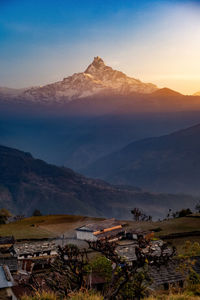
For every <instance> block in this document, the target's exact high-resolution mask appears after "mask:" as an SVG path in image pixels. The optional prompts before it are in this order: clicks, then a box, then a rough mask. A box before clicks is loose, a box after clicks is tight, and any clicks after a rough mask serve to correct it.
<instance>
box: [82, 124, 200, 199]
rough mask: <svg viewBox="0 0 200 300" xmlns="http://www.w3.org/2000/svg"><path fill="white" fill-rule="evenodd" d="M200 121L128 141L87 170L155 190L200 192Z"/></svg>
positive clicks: (119, 181) (114, 181)
mask: <svg viewBox="0 0 200 300" xmlns="http://www.w3.org/2000/svg"><path fill="white" fill-rule="evenodd" d="M199 137H200V125H197V126H193V127H190V128H188V129H185V130H181V131H178V132H175V133H172V134H170V135H165V136H161V137H155V138H148V139H144V140H139V141H137V142H133V143H131V144H129V145H128V146H127V147H125V148H123V149H122V150H121V151H118V152H115V153H113V154H111V155H109V156H107V157H104V158H102V159H101V160H99V161H97V162H96V163H94V164H92V165H91V166H90V167H89V168H88V169H87V170H86V171H85V173H86V174H87V175H90V176H95V177H99V178H104V179H106V180H109V181H110V182H113V183H115V184H129V185H132V184H134V185H136V186H141V187H143V188H146V189H149V190H153V191H156V192H166V191H168V192H179V193H180V192H185V193H194V194H199V193H200V185H199V178H200V139H199Z"/></svg>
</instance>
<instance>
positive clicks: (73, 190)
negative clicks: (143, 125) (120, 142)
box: [0, 146, 195, 218]
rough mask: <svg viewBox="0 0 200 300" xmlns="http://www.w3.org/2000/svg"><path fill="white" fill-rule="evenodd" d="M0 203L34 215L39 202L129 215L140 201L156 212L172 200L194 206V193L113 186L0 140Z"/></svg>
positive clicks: (52, 208) (54, 209) (44, 207)
mask: <svg viewBox="0 0 200 300" xmlns="http://www.w3.org/2000/svg"><path fill="white" fill-rule="evenodd" d="M0 169H1V173H0V206H1V207H6V208H8V209H10V210H11V211H13V212H16V213H21V214H26V215H30V214H31V213H32V212H33V210H34V209H35V208H37V209H40V210H41V211H42V213H46V214H51V213H53V214H58V213H68V214H82V215H83V214H84V215H92V216H106V217H117V218H130V217H131V214H130V210H131V209H132V208H133V207H135V206H140V207H141V208H144V209H145V210H146V211H148V213H149V214H152V215H153V216H161V215H163V214H164V215H165V213H166V212H167V210H168V208H169V206H172V208H174V209H177V208H182V207H184V206H191V205H192V204H194V203H195V199H194V198H192V197H191V196H183V195H179V196H177V195H170V194H151V193H148V192H144V191H142V190H140V189H138V188H131V187H123V186H112V185H110V184H108V183H106V182H104V181H100V180H93V179H88V178H85V177H84V176H82V175H79V174H77V173H75V172H74V171H72V170H71V169H67V168H61V167H56V166H53V165H50V164H47V163H45V162H44V161H42V160H39V159H34V158H33V157H32V156H31V154H29V153H25V152H22V151H19V150H16V149H11V148H8V147H3V146H0Z"/></svg>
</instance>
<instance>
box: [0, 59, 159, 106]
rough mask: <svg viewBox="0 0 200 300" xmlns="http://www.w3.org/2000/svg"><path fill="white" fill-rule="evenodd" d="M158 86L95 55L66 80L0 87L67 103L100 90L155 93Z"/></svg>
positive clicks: (30, 98)
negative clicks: (19, 86) (82, 68)
mask: <svg viewBox="0 0 200 300" xmlns="http://www.w3.org/2000/svg"><path fill="white" fill-rule="evenodd" d="M155 90H157V87H156V86H155V85H153V84H151V83H143V82H141V81H140V80H138V79H135V78H131V77H128V76H126V75H125V74H124V73H122V72H120V71H117V70H113V69H112V68H111V67H109V66H106V65H105V63H104V61H103V60H102V59H101V58H100V57H99V56H97V57H95V58H94V60H93V62H92V63H91V64H90V65H89V66H88V67H87V69H86V70H85V71H84V72H81V73H75V74H73V75H72V76H69V77H66V78H64V79H63V80H62V81H59V82H55V83H52V84H47V85H44V86H40V87H32V88H27V89H22V90H20V89H19V90H16V89H6V88H4V89H3V88H2V89H0V96H4V97H5V96H7V97H8V98H10V97H14V98H16V100H19V99H20V100H22V99H24V100H28V101H33V102H35V101H36V102H42V103H43V102H44V103H45V102H46V103H49V102H52V101H53V102H61V103H63V102H64V103H67V102H70V101H72V100H73V99H79V98H85V97H88V96H94V95H97V94H113V93H114V94H117V95H128V94H131V93H133V92H137V93H144V94H145V93H151V92H153V91H155Z"/></svg>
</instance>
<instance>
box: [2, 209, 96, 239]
mask: <svg viewBox="0 0 200 300" xmlns="http://www.w3.org/2000/svg"><path fill="white" fill-rule="evenodd" d="M94 220H98V219H97V218H90V217H83V216H73V215H50V216H41V217H30V218H25V219H23V220H21V221H17V222H14V223H10V224H6V225H0V236H6V235H13V236H14V237H15V238H16V239H40V238H51V237H55V236H57V235H59V234H63V233H66V232H68V231H71V230H73V229H75V228H76V227H78V226H79V225H82V224H84V223H87V222H89V221H94Z"/></svg>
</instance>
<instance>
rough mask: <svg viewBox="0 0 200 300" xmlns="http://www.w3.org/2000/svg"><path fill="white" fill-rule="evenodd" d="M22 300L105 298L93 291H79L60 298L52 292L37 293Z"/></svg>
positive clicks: (88, 299)
mask: <svg viewBox="0 0 200 300" xmlns="http://www.w3.org/2000/svg"><path fill="white" fill-rule="evenodd" d="M20 300H103V296H101V295H100V294H99V293H96V292H93V291H87V290H86V291H79V292H77V293H72V294H71V295H69V297H67V298H66V297H64V298H63V297H62V298H60V297H58V296H57V295H56V294H55V293H52V292H36V293H35V295H34V296H27V295H24V296H22V297H21V299H20Z"/></svg>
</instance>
